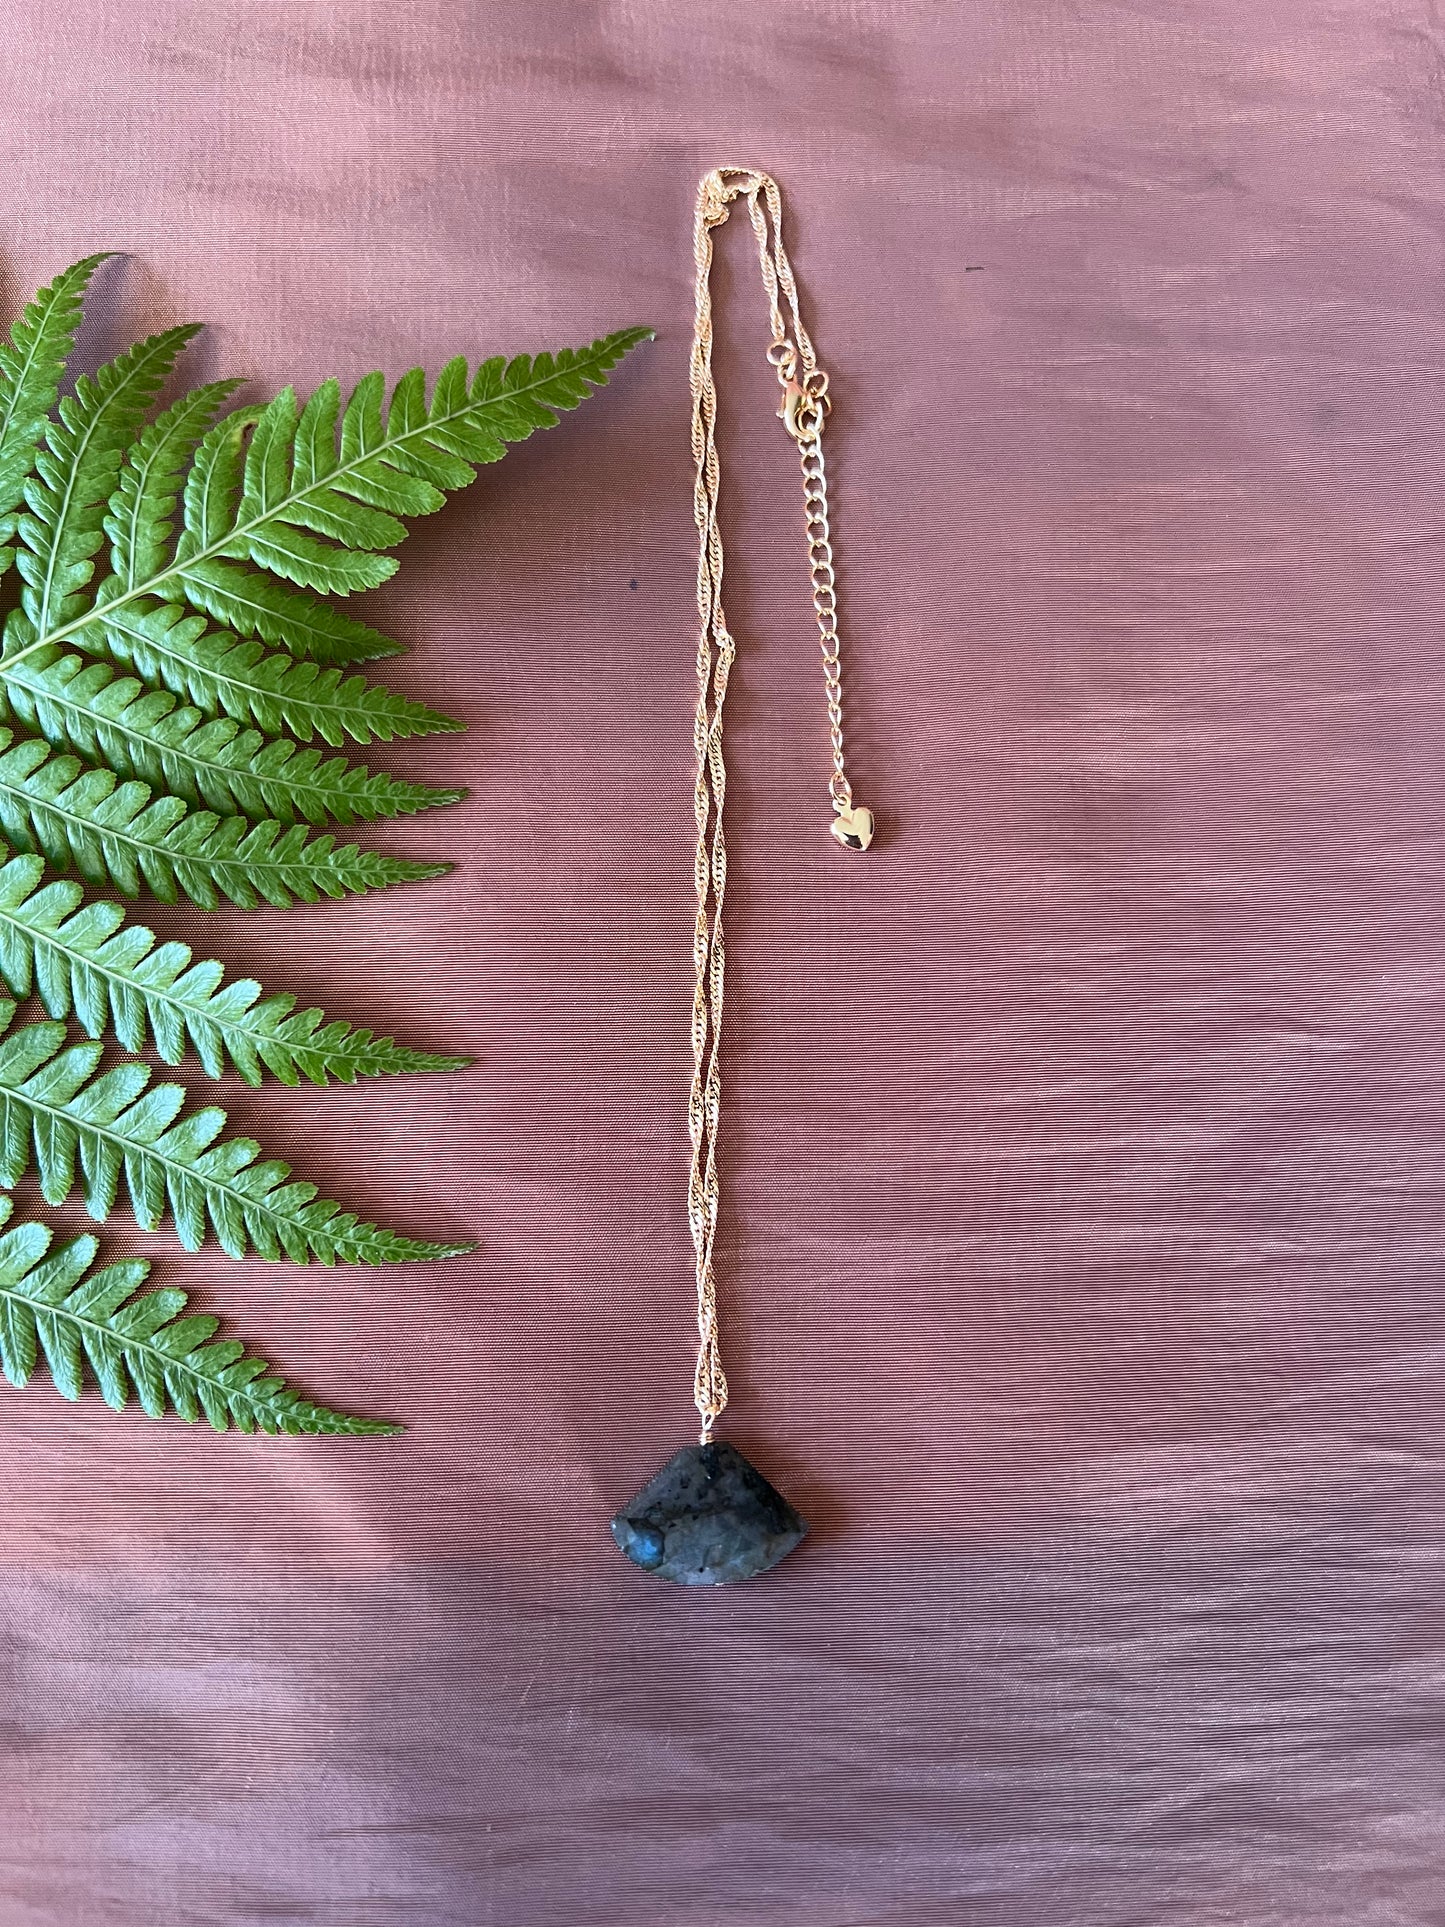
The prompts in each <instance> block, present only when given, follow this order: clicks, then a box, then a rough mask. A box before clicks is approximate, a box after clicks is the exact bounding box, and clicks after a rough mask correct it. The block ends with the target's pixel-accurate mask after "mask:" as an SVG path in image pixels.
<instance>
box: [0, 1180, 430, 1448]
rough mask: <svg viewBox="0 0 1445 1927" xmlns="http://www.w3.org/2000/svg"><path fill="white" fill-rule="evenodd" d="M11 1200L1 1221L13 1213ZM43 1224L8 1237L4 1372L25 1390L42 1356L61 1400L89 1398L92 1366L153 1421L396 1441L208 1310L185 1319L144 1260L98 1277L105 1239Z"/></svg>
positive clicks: (103, 1384) (119, 1403) (388, 1430)
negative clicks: (275, 1368) (329, 1401)
mask: <svg viewBox="0 0 1445 1927" xmlns="http://www.w3.org/2000/svg"><path fill="white" fill-rule="evenodd" d="M11 1209H12V1207H11V1203H10V1200H9V1199H8V1198H4V1199H0V1225H3V1224H6V1223H7V1222H8V1220H9V1217H10V1213H11ZM51 1239H52V1233H51V1231H50V1229H49V1227H48V1226H46V1225H43V1224H25V1223H21V1224H16V1225H12V1226H11V1227H10V1229H9V1230H7V1231H5V1232H4V1233H3V1234H0V1371H3V1372H4V1374H5V1377H6V1378H7V1379H8V1380H9V1381H10V1383H11V1384H12V1385H14V1386H16V1387H17V1388H19V1387H23V1386H25V1385H27V1384H28V1383H29V1382H30V1379H31V1376H32V1375H33V1373H34V1371H35V1368H36V1366H37V1365H38V1364H39V1363H40V1362H41V1361H42V1360H43V1361H44V1363H45V1365H46V1366H47V1367H48V1369H49V1372H50V1377H51V1380H52V1382H53V1383H54V1386H55V1389H56V1391H57V1392H59V1393H60V1395H61V1397H62V1398H68V1399H79V1398H80V1397H81V1396H82V1393H83V1392H84V1389H85V1374H86V1367H87V1366H88V1367H89V1368H90V1371H91V1374H92V1375H93V1376H94V1379H95V1382H96V1384H97V1385H98V1386H99V1388H100V1395H101V1397H102V1398H103V1399H104V1400H105V1402H106V1404H107V1405H109V1406H110V1408H111V1410H112V1411H115V1412H120V1411H123V1410H124V1409H125V1406H126V1404H127V1402H128V1401H129V1399H130V1396H131V1393H132V1392H134V1394H135V1397H136V1401H137V1403H138V1404H139V1406H140V1408H141V1410H142V1411H143V1412H144V1413H145V1415H146V1417H147V1418H164V1417H165V1415H166V1414H167V1412H174V1413H176V1415H177V1416H178V1417H180V1418H183V1419H186V1420H187V1421H188V1422H190V1423H191V1424H194V1423H195V1421H196V1420H197V1419H199V1418H205V1419H206V1420H208V1422H209V1423H210V1424H211V1425H212V1426H213V1427H214V1428H215V1430H216V1431H218V1432H224V1431H226V1430H228V1429H229V1427H230V1426H232V1425H234V1426H235V1427H236V1428H237V1430H238V1431H242V1432H268V1433H273V1434H275V1433H287V1434H290V1435H292V1436H297V1437H299V1436H302V1435H304V1434H317V1435H322V1436H325V1435H334V1434H337V1433H345V1434H350V1435H352V1436H355V1435H360V1434H374V1435H381V1436H385V1435H392V1434H395V1433H397V1432H400V1431H401V1430H402V1428H401V1426H399V1425H390V1424H388V1423H386V1422H385V1421H384V1420H381V1419H366V1418H352V1417H350V1416H348V1415H347V1414H346V1413H344V1412H333V1411H331V1410H329V1409H328V1407H326V1406H325V1405H317V1404H314V1403H313V1402H312V1401H311V1400H310V1399H308V1398H303V1397H302V1396H301V1394H300V1393H299V1392H296V1391H293V1390H291V1388H290V1387H289V1386H288V1385H287V1384H286V1381H285V1379H283V1378H280V1377H278V1376H277V1375H276V1374H274V1373H273V1372H272V1371H271V1367H270V1366H269V1365H268V1364H267V1363H266V1361H265V1360H264V1359H262V1358H254V1357H251V1356H250V1355H249V1354H248V1353H247V1351H246V1347H245V1346H244V1345H243V1344H242V1343H241V1342H240V1341H239V1339H234V1338H223V1339H219V1340H218V1339H217V1338H216V1333H217V1331H218V1330H219V1329H220V1320H219V1319H218V1318H213V1317H211V1316H210V1314H209V1313H201V1314H197V1313H192V1314H191V1316H190V1317H188V1318H183V1317H182V1316H181V1314H182V1313H183V1312H184V1311H185V1309H186V1304H187V1299H186V1294H185V1293H184V1292H183V1291H178V1290H176V1289H175V1288H174V1287H171V1288H168V1289H165V1290H161V1291H147V1292H141V1291H140V1287H141V1285H143V1284H144V1283H145V1280H146V1278H147V1277H148V1276H149V1273H150V1265H149V1263H148V1262H147V1260H146V1259H144V1258H129V1259H123V1260H122V1261H121V1262H120V1263H118V1264H110V1265H105V1266H103V1267H102V1268H101V1269H100V1270H99V1271H92V1270H91V1266H92V1265H93V1264H94V1262H95V1259H96V1256H97V1254H98V1252H99V1250H100V1243H99V1240H98V1239H96V1238H94V1237H92V1236H90V1234H89V1233H86V1234H85V1235H83V1236H82V1237H79V1238H74V1239H72V1240H70V1241H69V1242H68V1243H66V1244H63V1245H58V1246H55V1247H54V1248H53V1249H52V1245H51Z"/></svg>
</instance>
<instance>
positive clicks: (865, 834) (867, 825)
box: [828, 803, 873, 850]
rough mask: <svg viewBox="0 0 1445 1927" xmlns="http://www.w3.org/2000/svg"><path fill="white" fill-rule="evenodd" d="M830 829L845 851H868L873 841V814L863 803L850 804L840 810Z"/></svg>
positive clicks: (829, 826)
mask: <svg viewBox="0 0 1445 1927" xmlns="http://www.w3.org/2000/svg"><path fill="white" fill-rule="evenodd" d="M828 828H829V829H830V830H831V831H832V832H833V834H834V836H836V837H837V839H838V841H839V842H840V843H841V844H842V845H843V848H844V849H845V850H866V849H867V848H868V845H869V844H870V843H871V842H872V841H873V812H872V810H865V809H864V807H863V805H862V804H861V803H850V804H849V805H848V807H847V809H846V810H839V811H838V813H837V815H836V816H835V817H834V818H833V821H832V822H831V823H830V824H829V825H828Z"/></svg>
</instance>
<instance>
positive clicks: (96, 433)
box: [16, 327, 199, 635]
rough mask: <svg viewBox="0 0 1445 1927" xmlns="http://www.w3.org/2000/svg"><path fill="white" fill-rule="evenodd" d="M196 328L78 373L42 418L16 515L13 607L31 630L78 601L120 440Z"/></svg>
mask: <svg viewBox="0 0 1445 1927" xmlns="http://www.w3.org/2000/svg"><path fill="white" fill-rule="evenodd" d="M198 332H199V330H198V329H197V328H195V327H184V328H167V329H166V331H165V332H164V333H163V334H158V335H151V336H150V337H149V338H148V339H147V340H145V341H141V342H137V344H136V345H135V347H134V348H129V349H127V350H126V352H125V353H124V354H123V355H119V356H117V357H116V359H115V360H114V361H108V362H107V363H106V364H105V366H104V367H103V368H101V369H100V370H99V371H98V372H97V374H96V376H95V378H94V380H92V379H91V378H90V377H89V376H87V375H82V376H81V378H80V380H79V381H78V382H77V383H76V384H75V393H74V394H73V395H67V396H66V397H65V398H64V400H63V401H62V402H61V403H60V408H59V417H60V418H59V420H58V421H51V422H47V424H46V428H45V443H44V446H43V447H42V448H41V450H40V452H39V453H38V454H37V456H36V458H35V473H34V475H33V476H32V477H31V479H30V480H29V481H28V482H27V483H26V485H25V500H26V502H27V503H28V504H29V509H30V513H29V514H28V515H22V516H21V518H20V522H19V531H20V540H21V543H22V547H21V549H20V551H19V553H18V555H17V558H16V562H17V567H18V568H19V570H20V574H21V576H22V577H23V578H24V581H25V585H26V586H25V589H24V590H23V592H22V594H21V598H20V605H21V608H22V609H23V610H24V611H25V615H26V617H27V619H28V620H29V622H30V623H31V624H32V625H33V627H34V629H35V631H36V633H37V634H38V635H44V634H45V633H46V631H47V630H48V629H50V628H51V627H53V626H54V625H56V624H58V623H63V622H65V621H66V619H67V618H68V617H70V616H73V615H76V614H78V613H79V612H80V611H81V610H83V609H84V607H85V606H86V602H87V598H86V596H85V594H84V593H83V592H84V589H85V586H86V584H87V583H88V582H89V581H90V579H91V577H92V575H93V574H94V573H95V569H94V564H93V563H92V561H91V557H92V556H93V555H94V554H95V553H96V551H97V549H99V548H100V546H101V543H102V541H103V540H104V526H103V525H104V521H105V505H106V501H107V499H108V497H109V495H110V492H111V490H112V489H113V488H114V487H115V485H116V481H117V479H118V477H119V475H120V465H121V461H122V459H123V458H124V455H125V450H126V444H127V442H128V441H129V440H130V437H131V436H132V434H133V433H134V432H135V430H136V428H137V427H138V426H139V424H140V421H141V418H142V417H143V415H144V414H145V412H146V410H147V408H149V406H150V404H151V403H152V402H153V401H154V400H155V397H156V393H157V390H158V389H159V388H160V385H161V383H162V382H163V381H164V380H165V378H166V376H167V374H168V373H169V372H170V369H171V367H172V365H173V363H174V362H175V359H176V356H177V355H178V354H179V353H180V352H181V350H182V348H184V347H185V345H186V343H187V342H188V341H190V340H191V339H192V337H193V336H195V335H196V334H197V333H198Z"/></svg>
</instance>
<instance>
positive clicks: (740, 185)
mask: <svg viewBox="0 0 1445 1927" xmlns="http://www.w3.org/2000/svg"><path fill="white" fill-rule="evenodd" d="M738 199H742V200H743V201H745V202H746V204H747V210H748V216H749V219H750V220H751V222H752V226H753V232H754V235H755V236H756V239H757V244H758V261H759V265H760V266H761V269H762V276H763V287H764V290H765V292H766V294H767V298H768V309H769V315H770V319H771V322H772V331H773V338H772V342H771V344H770V346H769V348H768V360H769V362H770V363H771V364H772V366H773V367H774V369H775V370H776V371H777V376H778V382H779V385H780V386H781V388H782V391H783V400H782V405H781V406H780V407H779V409H778V414H779V415H780V417H781V418H782V420H783V423H784V426H785V427H786V428H787V431H788V433H789V434H790V435H791V436H792V437H793V439H794V440H795V442H796V443H797V445H798V452H799V455H800V457H801V460H802V468H803V507H804V524H805V529H806V533H807V548H808V565H809V571H810V580H811V583H812V591H813V608H814V611H815V613H816V615H817V619H818V635H819V639H820V641H821V644H822V650H823V679H824V688H825V693H826V696H827V704H828V737H829V742H830V745H831V748H832V761H833V767H832V774H831V776H830V777H829V779H828V795H829V798H830V799H831V802H832V805H833V810H834V823H833V826H832V827H833V831H834V834H835V836H836V837H837V838H838V841H839V842H841V843H844V844H846V845H847V846H848V847H849V848H853V849H866V848H867V846H868V841H869V839H870V838H871V836H872V833H873V819H872V817H871V815H870V814H869V813H868V812H867V811H866V810H861V809H858V808H856V807H855V806H854V803H853V792H852V790H851V788H850V787H849V784H848V776H847V771H846V769H845V766H844V760H843V688H842V670H841V663H840V659H839V643H838V595H837V583H836V580H835V578H834V572H833V545H832V537H831V532H830V529H829V525H828V478H827V470H826V469H825V467H824V464H823V424H824V422H825V420H826V419H827V416H828V412H829V408H830V405H831V404H830V402H829V398H828V377H827V375H826V374H825V373H824V372H823V370H822V369H821V368H819V366H818V362H817V356H816V354H815V353H814V350H813V343H812V341H811V340H810V338H809V336H808V332H807V330H806V328H805V327H804V326H803V318H802V315H801V313H800V311H799V306H798V289H797V284H796V282H795V281H794V279H793V270H792V265H791V263H790V262H789V260H788V257H787V253H786V252H785V250H784V247H783V207H782V196H781V194H780V192H779V190H778V184H777V182H776V181H774V180H773V179H772V178H771V177H770V176H769V175H767V174H762V173H758V172H756V171H755V170H753V169H751V168H738V167H724V168H715V169H714V170H713V171H712V172H711V173H709V174H706V175H704V176H703V179H702V181H701V183H700V184H699V187H698V197H697V210H696V214H695V218H694V222H693V256H694V261H695V263H696V268H697V279H696V312H695V323H694V330H693V343H692V357H691V363H690V368H689V381H690V386H691V391H692V452H693V460H694V463H695V464H696V481H695V484H694V488H693V517H694V520H695V521H696V524H697V530H698V570H697V608H698V616H699V619H700V631H699V636H698V650H697V682H698V703H697V713H696V716H695V718H694V724H693V743H694V748H695V750H696V754H697V782H696V787H695V790H694V795H693V814H694V816H695V818H696V821H697V858H696V864H695V872H694V874H695V881H696V885H697V921H696V924H695V925H694V930H693V964H694V967H695V970H696V989H695V991H694V995H693V1006H692V1049H693V1080H692V1091H691V1094H690V1097H689V1100H688V1132H689V1136H690V1138H691V1141H692V1169H691V1174H690V1177H689V1182H688V1224H689V1227H690V1229H691V1232H692V1242H693V1250H694V1252H695V1255H696V1260H697V1328H698V1354H697V1370H696V1373H695V1376H694V1381H693V1400H694V1403H695V1404H696V1406H697V1410H698V1416H699V1418H700V1419H701V1421H702V1433H701V1438H702V1443H703V1444H704V1445H705V1444H707V1442H708V1440H709V1439H710V1438H711V1436H712V1431H713V1427H714V1425H715V1424H716V1423H717V1420H718V1418H719V1417H720V1415H721V1413H722V1411H723V1408H724V1406H725V1405H726V1404H727V1401H728V1384H727V1377H726V1374H725V1373H724V1371H723V1364H722V1352H721V1346H720V1343H719V1334H718V1310H717V1282H716V1279H715V1277H714V1273H713V1245H714V1241H715V1239H716V1235H717V1222H718V1171H717V1136H718V1120H719V1114H720V1107H721V1078H720V1075H719V1069H718V1047H719V1044H720V1041H721V1036H722V1013H723V978H724V949H723V924H722V911H723V895H724V892H725V890H726V887H727V845H726V843H725V841H724V838H723V797H724V794H725V791H726V786H727V772H726V768H725V765H724V762H723V738H722V719H723V703H724V700H725V698H726V696H727V686H728V672H729V671H730V669H731V667H732V664H733V659H734V657H735V655H736V653H737V648H736V644H735V643H734V641H733V638H732V636H731V635H730V633H729V631H728V627H727V621H726V618H725V616H724V614H723V603H722V581H723V547H722V536H721V534H720V532H719V526H718V496H719V487H720V480H721V475H720V469H719V465H718V454H717V444H716V440H715V431H716V427H717V390H716V388H715V387H714V385H713V375H712V342H713V330H712V292H711V273H712V259H713V230H714V229H715V228H718V227H721V226H722V225H723V223H724V222H725V221H726V220H727V218H728V215H729V213H730V212H731V207H732V203H733V202H734V201H735V200H738ZM785 306H786V314H785Z"/></svg>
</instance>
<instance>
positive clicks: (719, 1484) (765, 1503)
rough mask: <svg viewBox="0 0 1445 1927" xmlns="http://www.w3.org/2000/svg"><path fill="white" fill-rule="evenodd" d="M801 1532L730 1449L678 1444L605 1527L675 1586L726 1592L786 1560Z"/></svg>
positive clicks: (802, 1525) (718, 1444)
mask: <svg viewBox="0 0 1445 1927" xmlns="http://www.w3.org/2000/svg"><path fill="white" fill-rule="evenodd" d="M807 1530H808V1527H807V1523H806V1521H805V1520H803V1519H802V1518H800V1517H799V1515H798V1514H797V1513H796V1512H795V1511H794V1510H793V1508H792V1506H790V1505H789V1504H788V1502H787V1500H786V1499H785V1498H784V1497H783V1495H782V1493H781V1492H779V1491H778V1489H777V1487H776V1486H772V1485H769V1483H768V1481H767V1480H766V1479H765V1478H764V1477H763V1475H762V1473H761V1472H759V1471H758V1469H757V1467H756V1466H754V1465H750V1464H749V1463H748V1461H747V1460H746V1459H745V1458H744V1457H743V1455H742V1453H741V1452H739V1450H738V1449H737V1447H736V1446H735V1445H729V1444H728V1442H727V1441H726V1439H713V1440H711V1441H710V1442H709V1443H708V1444H707V1445H685V1446H684V1447H683V1449H682V1450H681V1451H680V1452H675V1453H674V1454H673V1456H672V1457H671V1458H670V1459H669V1460H668V1462H667V1464H666V1465H665V1466H663V1468H662V1470H661V1471H660V1472H659V1473H658V1474H657V1475H656V1477H655V1478H651V1479H649V1480H648V1482H647V1484H646V1485H645V1486H643V1488H642V1490H641V1491H640V1492H639V1493H638V1494H637V1496H636V1498H635V1499H633V1500H632V1501H631V1502H630V1504H628V1505H626V1506H624V1507H623V1509H622V1511H621V1512H619V1513H618V1515H617V1517H616V1518H615V1519H614V1520H613V1521H612V1536H613V1538H614V1539H615V1540H616V1541H617V1544H618V1548H619V1549H620V1550H621V1551H622V1552H623V1553H625V1554H626V1556H627V1557H628V1558H629V1559H630V1560H631V1561H632V1563H633V1565H635V1566H641V1568H642V1570H643V1571H644V1572H652V1573H656V1575H657V1577H658V1578H659V1579H670V1580H672V1582H673V1584H674V1585H678V1586H731V1585H733V1584H735V1583H736V1581H737V1580H739V1579H751V1578H753V1576H754V1575H755V1574H757V1573H760V1572H766V1571H767V1570H768V1568H769V1567H770V1566H775V1565H777V1563H778V1561H779V1560H780V1559H786V1558H787V1556H788V1554H789V1553H790V1552H791V1551H792V1550H793V1548H794V1546H796V1545H797V1544H798V1543H799V1542H800V1540H801V1539H802V1538H803V1536H804V1534H805V1533H806V1532H807Z"/></svg>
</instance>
